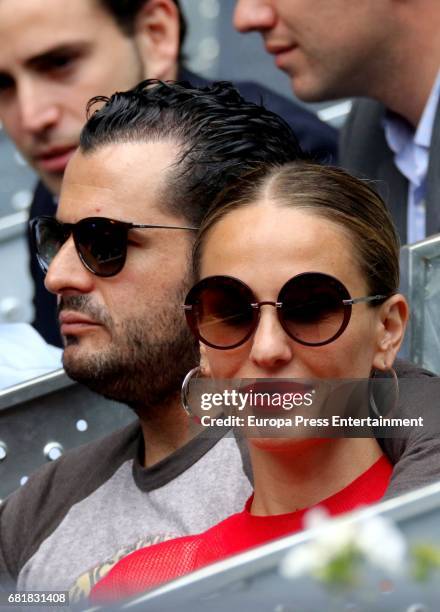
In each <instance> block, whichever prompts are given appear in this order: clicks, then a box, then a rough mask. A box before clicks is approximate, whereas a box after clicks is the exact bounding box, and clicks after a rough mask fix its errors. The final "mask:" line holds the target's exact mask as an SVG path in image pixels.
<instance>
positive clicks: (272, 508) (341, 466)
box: [250, 438, 382, 516]
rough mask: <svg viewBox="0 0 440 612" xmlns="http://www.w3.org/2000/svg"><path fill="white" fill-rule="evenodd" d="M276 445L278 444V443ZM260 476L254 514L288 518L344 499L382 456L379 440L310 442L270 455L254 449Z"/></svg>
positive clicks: (256, 482)
mask: <svg viewBox="0 0 440 612" xmlns="http://www.w3.org/2000/svg"><path fill="white" fill-rule="evenodd" d="M274 442H276V440H275V441H274ZM250 454H251V459H252V466H253V473H254V489H255V494H254V500H253V503H252V510H251V511H252V513H253V514H257V515H262V516H267V515H272V514H286V513H290V512H295V511H297V510H301V509H303V508H310V507H311V506H313V505H315V504H317V503H319V502H320V501H323V500H324V499H327V498H328V497H331V496H332V495H334V494H336V493H338V492H339V491H341V490H342V489H344V488H345V487H346V486H348V485H349V484H350V483H351V482H353V481H354V480H356V478H358V477H359V476H360V475H361V474H363V473H364V472H365V471H366V470H368V468H370V467H371V466H372V465H373V464H374V463H375V462H376V461H377V460H378V459H379V458H380V457H381V456H382V451H381V449H380V447H379V445H378V444H377V442H376V440H374V439H370V438H341V439H333V440H304V441H297V442H296V443H295V444H289V446H284V445H282V446H280V448H279V450H274V448H272V449H270V450H267V449H265V448H260V447H258V446H255V445H253V444H252V443H250Z"/></svg>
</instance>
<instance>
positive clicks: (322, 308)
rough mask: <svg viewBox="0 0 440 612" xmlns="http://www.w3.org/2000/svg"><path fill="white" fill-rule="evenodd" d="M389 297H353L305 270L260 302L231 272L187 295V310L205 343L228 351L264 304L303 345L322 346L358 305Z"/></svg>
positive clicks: (325, 276) (243, 337)
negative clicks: (272, 297)
mask: <svg viewBox="0 0 440 612" xmlns="http://www.w3.org/2000/svg"><path fill="white" fill-rule="evenodd" d="M387 297H389V296H386V295H370V296H366V297H359V298H352V297H351V296H350V294H349V292H348V290H347V288H346V287H345V286H344V285H343V284H342V283H341V282H340V281H339V280H338V279H337V278H334V277H333V276H330V275H328V274H322V273H320V272H304V273H302V274H298V275H297V276H294V277H293V278H291V279H290V280H288V281H287V282H286V283H285V284H284V285H283V287H282V288H281V290H280V292H279V294H278V299H277V301H276V302H268V301H264V302H258V301H257V300H256V298H255V296H254V294H253V292H252V290H251V289H250V288H249V287H248V286H247V285H246V284H245V283H243V282H242V281H241V280H238V279H237V278H234V277H232V276H209V277H207V278H204V279H203V280H201V281H200V282H198V283H197V284H196V285H194V287H193V288H192V289H191V290H190V291H189V293H188V295H187V296H186V300H185V304H184V310H185V316H186V320H187V322H188V325H189V327H190V329H191V331H192V332H193V334H194V335H195V336H196V337H197V338H198V339H199V340H200V341H201V342H203V344H206V345H207V346H210V347H212V348H216V349H220V350H226V349H232V348H235V347H237V346H240V345H241V344H243V343H244V342H246V341H247V340H248V339H249V338H250V337H251V336H252V334H253V333H254V332H255V330H256V328H257V326H258V322H259V318H260V309H261V306H265V305H269V306H273V307H275V308H276V310H277V315H278V319H279V322H280V324H281V326H282V328H283V329H284V331H285V332H286V334H287V335H288V336H289V337H290V338H292V340H295V342H299V343H300V344H304V345H305V346H322V345H324V344H329V343H330V342H333V341H334V340H336V338H339V336H340V335H341V334H342V333H343V331H344V330H345V328H346V327H347V325H348V323H349V321H350V317H351V309H352V306H353V305H354V304H360V303H369V302H380V301H383V300H386V299H387Z"/></svg>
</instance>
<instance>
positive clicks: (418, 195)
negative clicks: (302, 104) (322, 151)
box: [234, 0, 440, 243]
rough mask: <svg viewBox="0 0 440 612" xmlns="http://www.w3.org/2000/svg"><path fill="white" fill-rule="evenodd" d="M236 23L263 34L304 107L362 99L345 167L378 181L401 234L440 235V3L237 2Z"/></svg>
mask: <svg viewBox="0 0 440 612" xmlns="http://www.w3.org/2000/svg"><path fill="white" fill-rule="evenodd" d="M234 21H235V26H236V27H237V28H238V29H239V30H240V31H242V32H247V31H250V30H258V31H260V32H261V34H262V35H263V37H264V40H265V44H266V48H267V50H268V52H270V53H272V54H273V55H274V56H275V63H276V65H277V66H278V68H280V69H282V70H284V71H285V72H287V74H288V75H289V76H290V77H291V79H292V87H293V90H294V91H295V94H296V95H297V96H298V97H299V98H300V99H302V100H305V101H319V100H330V99H337V98H342V97H365V98H369V99H361V100H359V101H357V102H356V103H355V104H354V106H353V109H352V112H351V114H350V116H349V119H348V121H347V125H346V127H345V129H344V131H343V134H342V139H341V143H340V160H341V164H342V165H343V166H344V167H346V168H347V169H348V170H350V171H352V172H354V173H356V174H358V175H361V176H363V177H367V178H370V179H374V180H375V181H377V188H378V190H379V191H380V192H381V194H382V195H383V196H384V197H385V199H386V201H387V202H388V204H389V207H390V210H391V212H392V215H393V218H394V221H395V223H396V226H397V229H398V231H399V234H400V238H401V242H402V243H406V242H414V241H417V240H420V239H423V238H424V237H425V236H427V235H430V234H433V233H437V232H439V231H440V198H439V195H438V194H439V193H440V192H439V187H440V173H439V151H440V148H439V147H440V107H439V90H440V76H438V71H439V65H440V36H439V35H438V33H439V31H440V3H439V2H438V0H405V1H404V2H402V1H401V0H385V1H383V0H379V1H375V0H368V1H365V2H347V1H346V0H325V1H324V0H322V1H321V2H318V3H316V2H314V3H311V2H309V1H308V0H238V1H237V4H236V10H235V17H234Z"/></svg>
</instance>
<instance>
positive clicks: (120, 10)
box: [99, 0, 187, 60]
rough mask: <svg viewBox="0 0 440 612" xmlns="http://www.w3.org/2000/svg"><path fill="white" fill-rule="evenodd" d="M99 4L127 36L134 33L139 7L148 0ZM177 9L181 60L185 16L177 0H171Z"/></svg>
mask: <svg viewBox="0 0 440 612" xmlns="http://www.w3.org/2000/svg"><path fill="white" fill-rule="evenodd" d="M99 2H100V3H101V5H102V6H103V7H104V8H105V9H106V10H107V11H108V12H109V13H110V14H111V15H112V16H113V18H114V19H115V21H116V23H117V24H118V26H119V27H120V28H121V30H122V31H123V32H124V34H127V35H128V36H132V35H133V34H134V23H135V19H136V17H137V15H138V13H139V11H140V10H141V8H142V7H143V6H144V4H146V3H147V2H149V0H99ZM173 2H174V4H175V5H176V6H177V10H178V11H179V25H180V40H179V60H182V58H183V56H182V47H183V43H184V42H185V37H186V32H187V24H186V20H185V16H184V15H183V13H182V9H181V7H180V4H179V0H173Z"/></svg>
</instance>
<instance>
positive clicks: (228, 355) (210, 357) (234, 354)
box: [206, 346, 249, 378]
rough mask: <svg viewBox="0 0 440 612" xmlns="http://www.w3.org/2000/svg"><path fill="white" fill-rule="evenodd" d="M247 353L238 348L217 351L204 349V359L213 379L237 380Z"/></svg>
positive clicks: (241, 347) (245, 350)
mask: <svg viewBox="0 0 440 612" xmlns="http://www.w3.org/2000/svg"><path fill="white" fill-rule="evenodd" d="M248 353H249V351H248V350H247V349H246V347H243V346H240V347H237V348H236V349H230V350H226V351H219V350H217V349H213V348H209V347H206V359H207V361H208V363H209V369H210V373H211V376H212V377H213V378H239V377H241V374H240V371H241V370H242V369H243V368H244V366H245V363H246V359H247V355H248Z"/></svg>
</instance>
